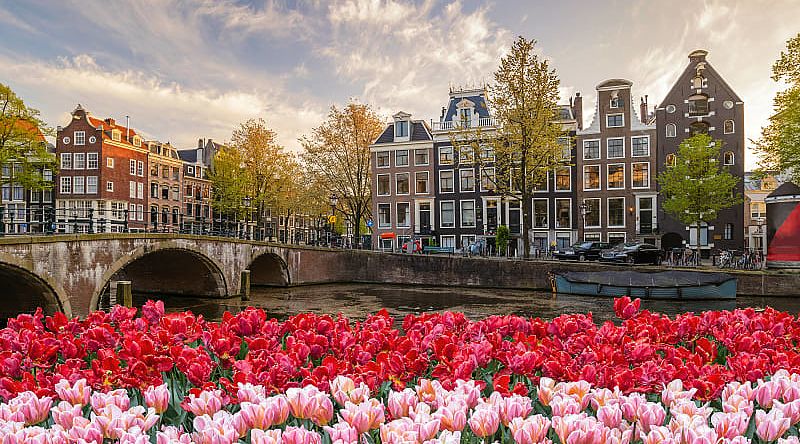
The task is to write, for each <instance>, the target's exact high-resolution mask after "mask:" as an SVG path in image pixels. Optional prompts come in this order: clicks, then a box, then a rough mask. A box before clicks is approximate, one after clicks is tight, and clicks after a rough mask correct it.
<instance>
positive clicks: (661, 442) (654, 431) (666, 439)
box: [642, 426, 680, 444]
mask: <svg viewBox="0 0 800 444" xmlns="http://www.w3.org/2000/svg"><path fill="white" fill-rule="evenodd" d="M642 443H643V444H679V443H680V440H679V439H678V438H676V437H675V435H674V434H673V433H672V431H671V430H670V429H669V428H667V427H663V426H658V427H653V428H651V429H650V432H649V433H648V434H647V436H645V438H644V440H643V441H642Z"/></svg>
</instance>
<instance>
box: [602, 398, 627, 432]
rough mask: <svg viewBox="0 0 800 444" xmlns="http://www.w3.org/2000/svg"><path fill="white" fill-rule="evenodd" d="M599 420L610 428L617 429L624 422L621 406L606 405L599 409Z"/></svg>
mask: <svg viewBox="0 0 800 444" xmlns="http://www.w3.org/2000/svg"><path fill="white" fill-rule="evenodd" d="M597 419H598V420H599V421H600V422H602V423H603V424H604V425H605V426H606V427H608V428H612V429H613V428H617V427H619V425H620V423H621V422H622V409H621V408H620V406H619V404H606V405H603V406H600V408H598V409H597Z"/></svg>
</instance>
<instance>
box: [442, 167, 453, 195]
mask: <svg viewBox="0 0 800 444" xmlns="http://www.w3.org/2000/svg"><path fill="white" fill-rule="evenodd" d="M454 171H455V170H439V193H441V194H453V193H455V192H456V175H455V172H454ZM445 172H450V173H451V174H453V189H452V190H450V191H445V190H444V189H443V188H442V173H445Z"/></svg>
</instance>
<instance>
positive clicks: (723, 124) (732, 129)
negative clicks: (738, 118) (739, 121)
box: [722, 119, 736, 134]
mask: <svg viewBox="0 0 800 444" xmlns="http://www.w3.org/2000/svg"><path fill="white" fill-rule="evenodd" d="M728 122H730V123H731V130H730V131H727V128H725V124H726V123H728ZM735 132H736V122H734V121H733V120H731V119H726V120H725V121H723V122H722V133H723V134H733V133H735Z"/></svg>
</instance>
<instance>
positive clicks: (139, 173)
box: [136, 160, 166, 177]
mask: <svg viewBox="0 0 800 444" xmlns="http://www.w3.org/2000/svg"><path fill="white" fill-rule="evenodd" d="M136 175H137V176H139V177H144V162H143V161H141V160H140V161H138V162H136ZM164 177H166V176H164Z"/></svg>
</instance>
